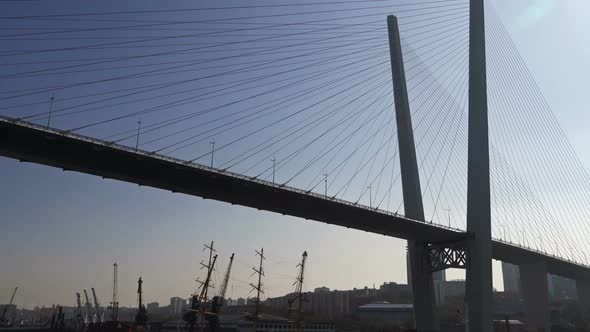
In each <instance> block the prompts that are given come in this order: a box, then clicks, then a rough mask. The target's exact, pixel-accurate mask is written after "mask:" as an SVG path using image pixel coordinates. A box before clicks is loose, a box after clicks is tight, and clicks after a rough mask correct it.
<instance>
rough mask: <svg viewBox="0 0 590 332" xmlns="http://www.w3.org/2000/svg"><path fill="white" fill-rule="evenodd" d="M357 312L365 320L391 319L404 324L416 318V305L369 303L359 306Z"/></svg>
mask: <svg viewBox="0 0 590 332" xmlns="http://www.w3.org/2000/svg"><path fill="white" fill-rule="evenodd" d="M357 314H358V317H359V318H360V319H361V320H364V321H369V322H376V321H380V322H385V321H389V322H395V323H396V324H399V325H402V324H404V323H406V322H408V321H412V320H413V319H414V307H413V306H412V305H411V304H392V303H388V302H380V303H369V304H365V305H362V306H360V307H358V309H357Z"/></svg>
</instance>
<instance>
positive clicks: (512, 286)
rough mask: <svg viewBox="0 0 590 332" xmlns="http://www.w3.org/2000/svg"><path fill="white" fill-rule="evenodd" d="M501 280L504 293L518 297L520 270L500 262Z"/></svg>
mask: <svg viewBox="0 0 590 332" xmlns="http://www.w3.org/2000/svg"><path fill="white" fill-rule="evenodd" d="M502 279H503V281H504V292H506V293H509V294H512V295H516V296H519V295H520V270H519V268H518V266H516V265H513V264H510V263H506V262H502Z"/></svg>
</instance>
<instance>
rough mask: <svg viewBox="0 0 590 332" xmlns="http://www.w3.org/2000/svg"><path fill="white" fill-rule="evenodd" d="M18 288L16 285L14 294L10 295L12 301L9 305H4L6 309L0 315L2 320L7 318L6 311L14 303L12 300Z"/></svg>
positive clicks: (0, 320)
mask: <svg viewBox="0 0 590 332" xmlns="http://www.w3.org/2000/svg"><path fill="white" fill-rule="evenodd" d="M17 290H18V287H14V291H13V292H12V296H11V297H10V302H9V303H8V305H6V306H4V309H3V310H2V316H0V322H3V321H4V320H5V318H6V312H7V311H8V308H9V307H10V306H11V305H12V302H13V301H14V295H16V291H17Z"/></svg>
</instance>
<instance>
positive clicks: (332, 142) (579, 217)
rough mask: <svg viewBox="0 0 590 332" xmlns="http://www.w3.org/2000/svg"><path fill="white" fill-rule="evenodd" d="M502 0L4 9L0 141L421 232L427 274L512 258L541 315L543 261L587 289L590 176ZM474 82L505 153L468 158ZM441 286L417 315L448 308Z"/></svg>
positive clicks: (351, 222)
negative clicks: (42, 11)
mask: <svg viewBox="0 0 590 332" xmlns="http://www.w3.org/2000/svg"><path fill="white" fill-rule="evenodd" d="M261 11H262V12H261ZM170 13H172V14H174V17H171V16H169V15H168V14H170ZM485 13H486V14H485V29H484V24H483V23H484V17H483V15H484V9H483V2H482V1H471V2H468V1H463V0H457V1H412V2H408V1H405V2H404V1H379V2H374V3H373V2H359V1H336V2H332V3H328V2H314V3H307V4H306V5H305V6H303V5H301V4H297V3H280V4H268V5H265V4H262V5H251V6H247V5H246V6H221V7H219V5H216V6H211V7H201V8H188V9H186V8H185V9H178V10H176V9H170V10H141V11H121V12H108V11H105V12H94V13H92V12H91V13H88V12H85V13H66V14H55V15H54V14H51V15H28V16H16V15H15V16H7V17H2V18H1V19H2V20H3V21H4V22H7V23H10V24H11V27H12V29H14V30H18V32H15V33H12V32H7V33H6V34H4V35H3V36H2V38H3V40H5V41H7V43H9V45H10V46H11V48H10V49H9V50H8V51H4V52H3V53H2V54H0V57H2V58H3V59H5V60H6V61H5V62H4V63H3V67H2V68H3V71H2V75H1V76H2V80H3V82H10V84H6V85H3V87H2V91H0V93H1V95H0V103H1V104H0V105H1V107H0V114H2V115H3V116H4V117H3V118H2V119H1V120H0V129H1V131H0V136H1V137H0V153H1V154H2V155H4V156H7V157H11V158H15V159H19V160H23V161H31V162H36V163H40V164H45V165H49V166H55V167H60V168H63V169H67V170H73V171H79V172H84V173H89V174H94V175H98V176H103V177H107V178H113V179H118V180H122V181H127V182H132V183H137V184H140V185H147V186H153V187H157V188H162V189H166V190H171V191H176V192H183V193H187V194H191V195H195V196H200V197H204V198H210V199H216V200H221V201H225V202H229V203H232V204H239V205H244V206H249V207H254V208H258V209H262V210H268V211H273V212H277V213H283V214H289V215H293V216H298V217H301V218H307V219H312V220H317V221H321V222H326V223H330V224H335V225H340V226H344V227H350V228H355V229H360V230H365V231H369V232H375V233H380V234H385V235H388V236H394V237H399V238H403V239H408V240H410V243H412V244H411V245H410V248H412V246H414V245H415V246H416V248H419V249H420V248H422V249H424V251H423V252H418V253H412V255H413V260H414V261H419V264H418V263H416V264H418V265H420V266H416V267H415V268H416V269H417V270H416V271H418V272H420V271H421V273H414V272H413V278H414V279H416V278H418V279H419V278H421V277H422V279H423V280H421V281H420V282H424V283H425V284H424V285H427V284H428V283H429V282H430V284H431V283H432V280H431V278H430V277H429V276H430V274H431V273H432V272H434V271H437V270H440V269H444V268H448V267H458V268H467V269H468V280H469V279H471V280H475V279H477V278H473V277H471V278H470V274H469V273H470V272H469V268H470V267H473V266H480V264H481V266H483V267H482V269H483V270H480V269H479V268H477V269H474V270H476V272H477V271H484V270H485V268H487V266H488V263H489V264H491V262H488V261H490V260H491V258H492V257H493V258H496V259H499V260H502V261H506V262H511V263H514V264H517V265H519V266H521V274H522V278H523V279H524V278H527V280H528V282H523V284H529V285H531V286H530V287H529V288H527V287H524V288H525V289H523V293H524V294H523V296H524V297H525V303H526V304H527V305H528V306H529V307H530V308H532V309H529V311H530V312H529V313H530V314H531V315H533V314H532V313H531V312H533V313H535V315H536V316H535V318H531V322H534V324H531V325H535V324H536V326H537V327H544V326H546V324H547V320H546V318H543V317H542V316H543V315H542V314H538V313H539V312H541V313H542V312H543V306H544V305H546V304H547V303H546V302H547V301H546V300H547V299H546V294H545V295H543V294H544V293H543V292H542V291H538V288H543V287H545V288H546V287H547V285H546V279H545V282H544V286H543V281H542V280H543V278H544V276H545V275H546V273H553V274H557V275H562V276H565V277H568V278H572V279H574V280H577V281H578V286H579V287H578V288H579V289H578V291H579V292H580V293H581V294H584V291H586V292H587V291H588V284H587V282H588V280H589V279H588V272H589V271H590V270H589V268H588V259H587V252H588V244H587V243H586V241H585V239H586V238H587V234H588V233H589V229H588V226H587V224H586V222H585V220H587V216H588V211H587V208H586V206H587V203H588V189H587V188H588V184H590V181H589V177H588V175H587V173H586V171H585V170H584V168H583V167H582V166H581V164H580V162H579V160H578V159H577V156H576V154H575V152H574V151H573V149H572V148H571V146H570V145H569V142H568V140H567V138H566V137H565V135H564V134H563V132H562V131H561V129H560V127H559V124H558V123H557V122H556V120H555V118H554V116H553V113H552V111H551V109H550V108H549V107H548V104H547V103H546V102H545V100H544V98H543V96H542V94H541V93H540V89H539V88H538V87H537V85H536V83H535V81H534V79H533V78H532V75H531V73H530V72H529V71H528V69H527V67H526V65H525V64H524V61H523V60H522V58H521V57H520V55H519V53H518V51H517V49H516V46H515V44H514V42H512V40H511V38H510V36H509V34H508V32H507V30H506V28H505V27H504V26H503V24H502V22H501V21H500V20H499V17H498V15H497V14H496V12H495V9H494V8H493V7H492V4H491V3H489V2H488V3H487V6H486V8H485ZM389 14H394V15H396V16H397V17H398V19H399V29H398V30H399V31H398V33H399V35H400V36H401V41H400V40H397V44H398V45H399V49H400V52H399V53H397V54H396V52H395V45H396V40H395V38H393V40H392V39H391V36H392V26H391V25H390V26H389V27H388V26H387V24H386V17H387V15H389ZM470 22H471V24H470ZM72 23H75V24H76V26H72V25H71V24H72ZM80 24H81V25H82V26H78V25H80ZM47 25H49V26H50V27H49V28H48V27H47ZM396 26H397V24H396ZM478 27H479V29H478ZM474 30H475V31H474ZM9 31H10V29H9ZM113 31H115V32H116V33H113ZM484 37H485V38H484ZM474 41H475V42H474ZM484 41H487V43H486V44H484ZM474 45H475V46H477V45H479V46H478V47H475V46H474ZM482 45H485V48H483V47H481V46H482ZM470 46H471V48H470ZM392 49H393V51H392ZM483 51H485V52H483ZM477 52H480V54H481V53H482V52H483V53H484V54H485V57H483V61H482V57H481V56H479V57H478V56H473V54H474V53H475V54H477ZM390 55H391V58H390ZM470 55H471V56H470ZM402 56H403V61H402ZM486 58H487V61H485V60H486ZM475 60H479V63H475V64H474V63H473V61H475ZM396 61H400V63H402V64H403V66H402V67H401V70H400V67H396V66H395V63H396ZM476 62H477V61H476ZM390 63H391V64H393V71H392V70H391V68H392V67H391V65H390ZM482 63H483V66H481V65H482ZM486 64H487V69H486ZM470 66H471V70H470ZM400 73H403V74H404V76H405V77H400ZM474 73H475V77H474ZM482 73H483V75H482ZM392 74H393V78H394V81H395V79H399V80H400V81H398V82H397V83H395V82H394V87H395V89H396V92H395V93H396V94H395V98H394V94H393V93H392V92H391V81H392ZM485 74H487V79H486V75H485ZM399 82H403V84H404V85H405V86H406V87H405V89H404V90H405V92H404V91H398V89H399V87H400V86H401V85H400V84H399ZM474 82H475V83H477V82H480V83H481V82H484V84H483V89H482V86H481V84H479V86H478V84H474ZM485 83H487V88H486V86H485ZM478 88H479V89H480V90H477V89H478ZM482 91H483V94H484V95H485V93H487V96H488V100H487V102H486V101H485V99H481V98H480V96H481V95H482ZM404 94H405V95H407V96H404ZM474 96H475V98H474ZM404 99H407V103H406V104H407V111H408V117H407V119H404V120H400V119H401V118H403V116H401V117H400V113H399V112H400V111H401V110H400V105H401V106H403V103H402V104H400V101H401V100H404ZM474 100H475V101H479V106H481V105H485V108H486V109H488V108H489V111H488V112H487V113H489V129H490V135H489V144H487V140H488V135H487V117H488V115H487V114H485V117H484V119H485V120H486V123H485V131H486V132H484V131H482V130H475V131H472V133H473V132H475V133H476V134H475V136H474V137H475V139H476V143H477V142H479V143H480V144H481V143H482V141H481V140H479V141H478V139H481V138H482V137H483V138H485V142H484V143H486V144H484V145H482V146H485V147H486V150H487V147H489V154H487V153H483V152H481V151H483V150H482V149H475V150H474V151H475V153H476V154H478V153H480V152H481V153H482V154H481V155H480V157H481V158H484V157H485V158H484V159H486V158H489V162H480V161H482V160H484V159H481V158H479V157H478V158H471V159H468V158H467V157H468V153H467V151H468V149H470V148H472V147H473V146H474V145H472V144H471V139H472V137H471V136H470V137H469V140H468V135H467V133H468V129H471V128H472V127H471V125H472V124H471V123H468V119H469V120H471V119H473V118H474V117H473V113H472V110H473V109H478V106H477V105H476V106H473V105H472V103H473V101H474ZM401 108H403V107H401ZM409 115H411V122H409V121H407V120H408V119H409V118H410V116H409ZM400 121H401V124H402V125H401V126H400ZM404 121H406V122H404ZM404 124H405V125H408V126H409V128H411V130H409V132H408V131H407V129H408V128H405V129H404V130H403V133H402V130H399V129H400V128H404V126H403V125H404ZM481 124H482V123H479V125H481ZM472 133H470V135H471V134H472ZM478 133H479V134H485V135H482V136H481V137H478V135H477V134H478ZM396 135H397V136H398V139H399V141H398V140H396V139H395V137H396ZM408 138H411V141H408V140H407V139H408ZM408 142H410V143H411V144H409V143H408ZM468 143H469V144H468ZM408 153H410V156H409V157H408ZM412 154H413V156H412ZM470 154H472V152H471V150H470ZM486 156H487V157H486ZM408 160H413V162H408ZM474 161H475V165H476V166H475V167H471V166H469V167H468V164H469V165H472V164H471V162H474ZM481 165H484V166H485V165H487V166H485V167H483V168H482V167H481ZM412 168H415V171H412V170H411V169H412ZM408 169H410V171H408ZM474 169H476V170H477V172H479V171H485V169H489V176H490V180H489V181H488V186H489V187H490V188H489V190H487V189H485V184H486V181H485V172H484V173H477V172H476V174H474V175H473V179H475V180H476V181H480V184H482V185H481V186H480V185H475V186H474V188H475V189H476V191H477V189H481V188H483V189H485V190H479V191H478V193H477V194H476V195H475V196H476V199H473V198H468V197H472V196H474V194H473V193H471V194H469V193H468V190H467V188H468V186H469V184H470V183H471V185H472V186H473V183H474V182H473V180H470V179H469V178H468V170H469V171H470V172H472V173H473V170H474ZM482 174H483V176H482ZM412 176H413V179H414V180H412ZM416 179H419V181H417V180H416ZM482 181H483V182H482ZM416 184H417V186H416ZM420 185H421V186H420ZM408 186H409V187H408ZM408 188H409V189H408ZM408 190H410V192H411V191H412V190H413V196H408ZM481 195H484V196H485V195H487V198H488V201H489V203H488V208H489V209H490V210H491V213H490V214H488V218H491V219H490V220H489V222H488V223H487V225H488V228H489V232H491V234H488V235H485V229H484V230H483V233H481V230H480V229H475V230H473V229H472V228H470V220H472V221H471V226H473V225H479V224H483V225H484V226H485V225H486V222H485V220H484V221H482V220H481V218H480V216H478V218H473V217H471V218H470V215H469V213H468V211H469V206H470V204H469V202H470V201H471V202H475V203H478V204H480V205H479V206H480V207H483V208H476V209H475V210H474V209H473V206H474V205H471V206H472V209H471V211H472V213H473V211H475V212H477V213H480V212H481V211H484V212H485V210H486V204H485V199H484V200H481V199H480V198H481ZM414 201H415V202H417V201H419V204H417V205H416V206H414V207H412V206H411V204H410V202H414ZM482 202H483V203H482ZM408 204H410V205H408ZM482 204H483V205H482ZM408 207H409V208H408ZM410 209H413V211H410ZM416 212H421V213H418V215H419V214H421V215H422V216H420V217H416V215H417V214H416ZM484 217H485V213H484ZM466 231H467V232H466ZM482 234H483V240H482ZM492 236H493V237H494V238H495V239H496V240H494V241H491V242H489V241H490V240H491V237H492ZM486 238H487V240H486ZM486 241H488V242H486ZM481 243H484V245H483V247H484V249H485V246H486V245H485V243H489V246H490V248H491V252H490V254H489V259H487V260H486V259H480V258H481V257H485V253H484V254H483V256H480V253H481V251H479V249H474V248H473V245H479V244H481ZM420 250H421V249H420ZM420 250H419V251H420ZM484 251H485V250H484ZM475 253H477V255H475ZM470 255H471V256H470ZM490 266H491V265H490ZM413 269H414V267H413ZM413 271H414V270H413ZM422 272H423V273H422ZM489 274H491V271H490V272H489V273H483V277H482V278H483V279H489V285H488V284H486V280H483V279H482V280H479V281H477V283H475V284H476V285H478V286H477V287H474V289H475V290H473V291H472V292H473V293H470V292H469V290H468V296H471V299H468V300H467V302H470V303H469V305H470V309H475V310H470V314H472V315H473V317H470V326H471V327H472V329H475V330H481V331H487V330H489V328H490V326H491V325H490V324H491V320H490V319H491V317H490V316H489V314H490V311H489V310H490V308H489V306H490V305H491V304H490V303H488V302H489V301H491V298H486V296H488V295H491V275H489ZM472 275H473V274H472ZM429 278H430V279H429ZM429 280H430V281H429ZM468 282H469V281H468ZM414 284H419V282H416V281H415V282H414ZM531 287H534V288H537V289H536V290H535V292H536V294H531ZM427 288H428V287H422V289H424V292H423V293H421V294H420V296H416V294H415V297H418V298H420V299H421V300H419V301H418V300H416V299H415V301H418V302H416V303H415V307H416V315H417V316H420V317H429V315H430V314H429V312H431V311H432V310H433V308H432V296H431V295H432V294H428V293H429V292H428V289H427ZM488 288H489V289H488ZM414 291H415V293H416V291H417V290H416V289H414ZM545 293H546V292H545ZM486 294H487V295H486ZM480 295H481V299H480ZM580 298H581V299H582V300H583V298H586V297H585V296H580ZM480 300H481V301H480ZM486 301H487V302H486ZM429 302H430V303H429ZM486 303H487V304H486ZM539 307H541V309H539ZM480 309H481V310H480ZM531 310H532V311H531ZM473 312H475V313H473ZM420 324H423V325H420ZM417 325H418V326H419V330H424V331H428V330H434V329H435V325H436V324H435V322H434V319H430V318H426V319H422V320H418V318H417Z"/></svg>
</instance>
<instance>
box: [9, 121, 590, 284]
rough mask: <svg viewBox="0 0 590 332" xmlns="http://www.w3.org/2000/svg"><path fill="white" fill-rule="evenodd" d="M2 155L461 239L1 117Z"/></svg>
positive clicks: (515, 255)
mask: <svg viewBox="0 0 590 332" xmlns="http://www.w3.org/2000/svg"><path fill="white" fill-rule="evenodd" d="M0 155H1V156H4V157H8V158H12V159H17V160H19V161H24V162H33V163H37V164H42V165H46V166H52V167H57V168H62V169H64V170H68V171H76V172H80V173H86V174H91V175H96V176H100V177H103V178H109V179H115V180H120V181H125V182H130V183H134V184H139V185H142V186H149V187H154V188H159V189H164V190H169V191H172V192H176V193H184V194H187V195H192V196H198V197H202V198H205V199H213V200H218V201H222V202H227V203H230V204H236V205H242V206H247V207H251V208H256V209H258V210H265V211H269V212H275V213H280V214H283V215H290V216H294V217H298V218H303V219H308V220H315V221H320V222H324V223H327V224H332V225H337V226H342V227H347V228H351V229H357V230H361V231H366V232H371V233H377V234H382V235H385V236H391V237H396V238H400V239H412V240H422V241H428V242H431V243H433V242H447V241H450V242H452V241H456V240H459V239H461V238H463V236H464V233H463V232H460V231H458V230H453V229H447V228H444V227H442V226H439V225H434V224H431V223H424V222H419V221H415V220H411V219H407V218H405V217H403V216H400V215H395V214H390V213H386V212H385V211H381V210H377V209H371V208H369V207H365V206H363V205H356V204H353V203H347V202H344V201H341V200H337V199H327V198H325V197H323V196H322V195H317V194H312V193H306V192H304V191H301V190H297V189H294V188H289V187H281V186H278V185H277V186H273V185H272V184H271V183H267V182H265V181H260V180H256V179H249V178H246V177H242V176H239V175H237V174H232V173H230V172H224V171H220V170H215V169H214V170H210V169H208V168H207V167H205V166H202V165H198V164H192V163H186V162H182V161H180V160H176V159H173V158H168V157H164V156H158V155H153V154H150V153H149V152H145V151H137V152H136V151H135V150H134V149H132V148H128V147H124V146H120V145H114V144H110V143H108V142H104V141H99V140H96V139H92V138H88V137H84V136H81V135H75V134H69V133H65V132H61V131H58V130H55V129H47V128H43V127H41V126H37V125H33V124H30V123H26V122H17V121H16V120H13V119H9V118H4V117H1V118H0ZM492 255H493V258H494V259H498V260H502V261H506V262H509V263H512V264H516V265H520V264H525V263H533V262H545V263H546V264H547V270H548V272H549V273H552V274H556V275H561V276H564V277H568V278H572V279H575V280H590V267H587V266H583V265H579V264H576V263H574V262H571V261H568V260H563V259H559V258H557V257H554V256H551V255H547V254H544V253H542V252H538V251H534V250H530V249H527V248H522V247H519V246H516V245H513V244H509V243H505V242H502V241H498V240H494V241H493V242H492Z"/></svg>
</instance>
